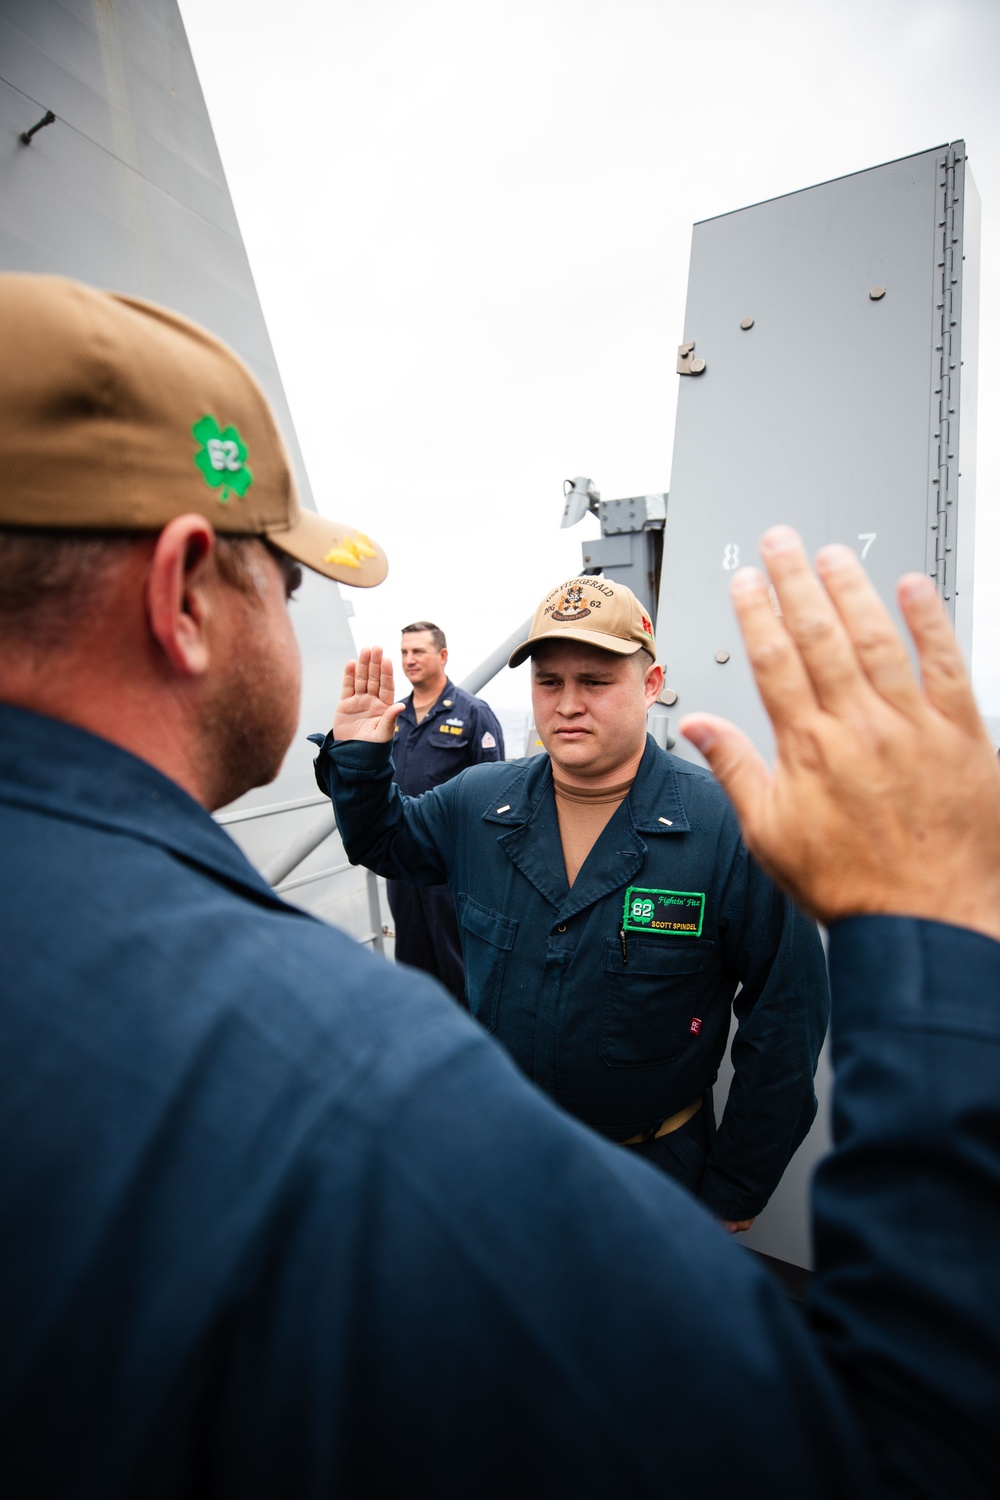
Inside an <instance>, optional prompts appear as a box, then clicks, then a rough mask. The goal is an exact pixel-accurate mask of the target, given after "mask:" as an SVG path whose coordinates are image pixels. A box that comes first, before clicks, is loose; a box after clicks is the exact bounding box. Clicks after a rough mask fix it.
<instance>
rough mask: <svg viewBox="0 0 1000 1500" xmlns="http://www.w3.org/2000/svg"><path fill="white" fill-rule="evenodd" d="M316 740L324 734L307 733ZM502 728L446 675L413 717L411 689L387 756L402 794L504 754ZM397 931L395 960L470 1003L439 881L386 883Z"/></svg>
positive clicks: (447, 894) (448, 900)
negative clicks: (421, 712)
mask: <svg viewBox="0 0 1000 1500" xmlns="http://www.w3.org/2000/svg"><path fill="white" fill-rule="evenodd" d="M309 738H310V739H311V740H312V741H313V743H314V744H317V745H322V743H323V740H324V738H325V737H324V736H323V735H321V734H311V735H310V736H309ZM503 758H504V744H503V731H502V730H501V728H500V725H499V723H498V722H497V719H496V715H495V714H494V713H493V710H492V709H491V708H490V706H489V704H488V703H484V702H483V700H482V698H474V697H473V696H472V694H471V693H467V692H466V691H465V690H464V688H460V687H456V686H455V684H454V683H453V682H452V681H451V680H450V679H449V680H448V681H447V682H446V683H445V685H444V689H443V691H442V693H441V695H440V697H439V698H438V700H437V702H436V703H435V704H434V706H433V708H430V709H429V710H428V711H427V713H426V714H425V715H424V717H423V719H421V721H420V723H419V724H418V723H417V716H416V713H415V712H414V708H413V694H412V693H411V694H410V696H409V697H408V698H407V699H406V707H405V708H404V709H403V712H402V713H401V714H400V716H399V718H398V719H397V720H396V733H395V736H394V738H393V742H392V759H393V765H394V766H395V779H396V785H397V786H398V787H399V789H400V790H401V791H403V792H405V793H406V795H407V796H408V797H419V796H420V794H421V792H429V791H430V790H431V789H432V788H433V787H436V786H441V785H442V784H443V783H444V782H446V781H450V780H451V779H452V777H454V776H457V775H458V773H459V772H460V771H464V770H465V769H466V768H467V767H468V766H478V765H480V764H482V763H484V762H491V761H498V760H503ZM386 886H387V890H388V896H389V907H390V910H391V911H392V917H393V922H394V923H395V929H396V961H397V963H401V964H409V965H410V966H411V967H412V968H414V969H422V970H423V971H424V973H425V974H431V975H433V977H434V978H435V979H439V980H440V981H441V983H442V984H443V985H444V987H445V989H447V990H450V991H451V993H452V994H453V995H454V997H455V999H456V1000H457V1001H458V1002H459V1004H461V1005H463V1006H465V1008H466V1009H468V1000H467V999H466V994H465V965H464V962H463V960H462V942H461V939H460V937H459V933H458V921H457V919H456V916H455V903H454V901H453V899H452V895H451V891H450V890H449V889H448V886H447V884H446V883H444V882H436V883H435V884H433V885H421V886H416V885H410V884H408V882H406V881H405V880H388V881H387V882H386Z"/></svg>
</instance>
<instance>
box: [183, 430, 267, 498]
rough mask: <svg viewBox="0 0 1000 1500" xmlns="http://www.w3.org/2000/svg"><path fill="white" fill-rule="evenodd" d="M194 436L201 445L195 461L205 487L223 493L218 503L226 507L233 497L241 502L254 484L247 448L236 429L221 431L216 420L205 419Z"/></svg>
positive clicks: (194, 431) (194, 432) (193, 432)
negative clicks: (219, 490) (209, 486)
mask: <svg viewBox="0 0 1000 1500" xmlns="http://www.w3.org/2000/svg"><path fill="white" fill-rule="evenodd" d="M191 432H192V434H193V436H194V438H195V439H196V441H197V442H199V443H200V444H201V447H200V448H199V450H198V452H197V453H196V454H195V458H194V461H195V463H196V464H197V465H198V468H199V469H200V470H201V472H202V476H203V478H204V480H205V483H206V484H208V485H211V487H212V489H213V490H217V489H220V488H221V490H222V493H221V495H220V496H219V502H220V504H222V505H225V504H226V503H227V502H228V500H229V498H230V496H231V495H234V494H236V495H239V496H240V498H241V499H242V498H243V496H244V495H245V494H246V492H247V490H248V489H249V488H250V486H251V485H252V484H253V475H252V474H251V472H250V470H249V469H248V468H247V464H246V458H247V449H246V444H245V443H244V441H243V439H242V438H241V437H240V434H239V431H238V430H237V428H235V427H227V428H226V429H225V431H223V429H222V428H220V426H219V424H218V422H217V421H216V420H215V418H214V417H210V416H208V415H207V413H206V415H205V416H203V417H202V419H201V421H200V422H196V423H195V424H194V426H193V427H192V428H191Z"/></svg>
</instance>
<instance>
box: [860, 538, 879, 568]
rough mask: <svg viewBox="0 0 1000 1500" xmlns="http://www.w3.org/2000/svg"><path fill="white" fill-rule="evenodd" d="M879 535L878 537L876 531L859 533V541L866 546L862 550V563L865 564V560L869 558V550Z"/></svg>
mask: <svg viewBox="0 0 1000 1500" xmlns="http://www.w3.org/2000/svg"><path fill="white" fill-rule="evenodd" d="M877 535H878V533H877V532H875V531H859V532H858V541H859V542H864V544H865V545H864V546H863V547H862V549H861V561H862V562H864V560H865V558H866V557H867V556H868V548H869V547H870V546H871V544H872V542H873V541H874V540H875V538H876V536H877Z"/></svg>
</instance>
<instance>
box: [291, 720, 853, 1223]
mask: <svg viewBox="0 0 1000 1500" xmlns="http://www.w3.org/2000/svg"><path fill="white" fill-rule="evenodd" d="M390 751H391V746H390V745H375V744H370V743H365V742H361V741H356V740H355V741H346V742H344V743H342V744H337V743H336V742H335V741H334V740H333V737H332V735H329V736H327V739H326V741H325V743H324V746H323V749H322V750H321V752H320V755H319V757H318V759H317V762H316V774H317V781H318V783H319V785H320V787H321V788H322V789H323V790H324V791H326V792H327V793H328V795H330V796H331V797H332V798H333V799H334V802H335V805H336V809H337V822H338V826H339V828H340V831H341V834H342V836H343V840H344V847H345V849H346V850H347V854H348V857H349V858H350V859H352V860H354V861H355V862H357V863H361V864H364V865H367V866H368V867H369V868H370V869H373V870H375V871H377V872H378V874H380V875H386V876H391V877H395V878H397V879H399V878H405V879H407V880H411V881H436V880H440V879H441V878H442V876H447V877H448V880H449V882H450V884H451V889H452V892H453V894H454V896H455V900H456V904H457V907H458V917H459V925H460V927H461V932H462V945H463V949H464V953H465V963H466V988H467V991H468V996H469V1003H470V1006H471V1009H472V1013H473V1015H475V1016H476V1018H477V1019H478V1020H479V1021H480V1023H481V1024H482V1025H483V1026H485V1028H486V1030H487V1031H491V1032H494V1033H495V1035H496V1036H497V1038H498V1039H499V1040H500V1041H502V1042H503V1044H504V1046H505V1047H506V1048H507V1049H508V1051H509V1052H510V1053H511V1055H512V1056H513V1058H514V1059H515V1061H516V1062H517V1063H518V1065H519V1066H520V1067H521V1068H522V1069H523V1071H524V1072H525V1073H526V1074H527V1075H528V1077H529V1078H531V1079H533V1080H534V1081H535V1082H536V1083H537V1084H538V1085H539V1086H540V1087H541V1088H543V1089H544V1090H545V1091H546V1093H548V1094H550V1095H551V1096H552V1097H553V1098H554V1099H555V1100H556V1101H557V1103H559V1104H561V1105H562V1106H563V1108H564V1109H567V1110H568V1111H569V1112H570V1113H571V1114H573V1115H576V1116H577V1118H578V1119H581V1120H584V1121H585V1122H586V1123H587V1124H588V1125H590V1126H592V1127H593V1128H594V1129H595V1130H598V1131H600V1132H601V1134H602V1135H606V1136H607V1137H609V1138H610V1139H611V1140H614V1141H625V1140H628V1139H629V1138H630V1137H631V1136H633V1135H635V1134H637V1133H640V1132H642V1131H645V1130H648V1129H649V1127H650V1126H655V1124H656V1123H657V1122H658V1121H660V1120H664V1119H666V1118H667V1117H668V1116H670V1115H672V1114H675V1113H677V1112H679V1111H680V1110H683V1109H684V1108H685V1107H687V1106H689V1105H690V1104H691V1103H692V1102H693V1101H696V1100H698V1099H699V1098H703V1097H704V1098H705V1106H704V1107H703V1108H702V1109H701V1110H700V1111H699V1113H698V1114H697V1115H695V1117H694V1119H693V1120H691V1121H689V1122H688V1126H685V1127H684V1128H683V1130H678V1131H677V1132H676V1133H675V1135H674V1136H670V1135H667V1136H664V1137H662V1138H661V1140H660V1141H655V1142H650V1144H649V1146H647V1147H642V1148H640V1149H641V1150H642V1151H643V1152H645V1153H646V1154H648V1155H649V1158H650V1160H652V1161H655V1162H656V1164H657V1165H658V1166H661V1167H662V1168H663V1170H664V1171H667V1172H669V1173H670V1174H671V1175H672V1176H675V1177H677V1178H678V1179H679V1180H680V1181H682V1182H684V1183H685V1185H686V1186H688V1187H690V1188H691V1189H692V1191H696V1192H697V1193H698V1194H699V1196H700V1197H701V1198H702V1199H703V1200H704V1202H705V1203H707V1204H708V1205H709V1206H710V1207H711V1209H712V1210H713V1212H714V1213H716V1214H718V1216H719V1218H721V1219H728V1220H737V1221H738V1220H742V1219H748V1218H752V1217H754V1215H755V1214H758V1213H759V1212H760V1210H761V1209H762V1208H763V1207H764V1205H765V1204H766V1202H767V1200H768V1198H769V1197H770V1195H771V1193H772V1192H773V1191H774V1189H775V1187H776V1186H777V1183H778V1181H779V1180H780V1178H781V1174H782V1172H783V1171H784V1170H785V1167H786V1166H787V1164H788V1161H789V1159H790V1158H791V1156H792V1153H793V1152H794V1151H795V1149H796V1147H797V1146H798V1145H799V1143H800V1142H801V1141H802V1139H803V1137H804V1136H805V1134H806V1131H807V1130H808V1129H809V1126H810V1124H811V1122H812V1120H813V1117H814V1115H815V1112H816V1097H815V1093H814V1090H813V1074H814V1072H815V1068H816V1062H817V1059H818V1056H819V1051H820V1047H821V1046H822V1043H823V1037H824V1034H825V1031H826V1022H827V1016H828V1008H829V990H828V986H827V974H826V962H825V959H824V956H823V949H822V945H821V943H820V938H819V933H818V932H817V930H816V924H815V923H814V922H812V921H811V920H810V919H809V918H808V917H805V916H803V914H802V913H801V912H800V911H799V910H798V909H797V908H796V907H795V906H794V905H793V903H792V902H790V901H789V900H787V898H786V897H784V896H783V895H782V894H781V893H780V892H779V891H777V890H776V889H775V887H774V885H773V884H772V882H771V881H770V880H769V879H768V877H767V876H766V875H765V874H764V872H763V871H762V870H761V869H760V867H759V865H757V864H756V862H755V861H754V860H752V859H751V858H750V856H749V855H748V853H747V851H746V848H745V846H744V844H743V841H742V839H741V838H740V831H739V825H738V823H737V821H736V817H735V815H734V813H733V811H732V808H731V807H730V805H729V802H728V800H727V798H726V797H725V796H724V794H723V793H722V791H721V789H720V788H719V786H718V784H717V783H716V781H715V780H714V778H713V777H712V776H711V775H709V774H708V772H706V771H703V770H701V769H700V768H699V767H697V766H693V765H691V764H689V763H688V762H687V761H684V760H681V759H679V758H678V757H677V756H673V755H668V754H667V753H666V752H665V751H663V750H661V749H660V748H659V746H658V745H656V744H655V743H654V741H653V740H652V739H649V738H647V741H646V750H645V753H644V755H643V758H642V761H641V763H640V766H639V770H638V772H637V774H636V777H635V781H634V782H633V784H632V789H631V791H630V792H629V795H628V797H626V799H625V801H624V802H623V803H622V804H621V806H620V807H619V808H618V809H617V810H616V811H615V812H614V814H613V815H612V817H611V819H610V821H609V822H608V824H607V826H606V827H605V829H604V831H603V833H602V834H601V836H600V838H599V839H598V840H597V843H596V844H595V845H594V847H593V849H592V850H591V851H590V853H589V855H588V856H587V859H586V860H585V861H584V864H583V867H582V869H581V870H580V872H579V874H578V875H577V878H576V880H575V881H574V883H573V886H572V888H570V887H568V886H567V881H566V867H565V863H564V861H563V855H562V842H561V839H560V834H559V821H558V816H557V813H556V806H555V797H554V795H553V791H552V771H551V767H550V763H549V758H548V756H547V755H539V756H536V757H535V758H533V759H531V760H523V761H508V762H507V763H505V764H504V765H499V766H478V767H475V768H474V769H473V770H471V771H467V772H466V773H465V774H464V775H463V776H459V777H458V778H456V779H455V780H454V781H449V782H448V783H447V784H446V785H445V786H441V787H438V788H437V790H436V791H433V792H428V793H427V794H426V795H425V796H423V797H418V798H410V797H406V796H402V795H400V792H399V791H398V789H397V788H396V787H395V786H393V785H392V784H391V782H392V760H391V755H390ZM737 991H738V993H737ZM734 997H735V998H734ZM734 1010H735V1013H736V1017H737V1020H738V1022H739V1030H738V1032H737V1034H736V1037H735V1039H734V1042H733V1048H732V1059H733V1064H734V1068H735V1076H734V1079H733V1083H732V1087H731V1089H730V1093H729V1101H728V1104H727V1106H726V1110H725V1113H724V1115H723V1118H722V1121H721V1123H720V1126H719V1129H718V1133H717V1134H716V1133H715V1131H714V1121H713V1120H712V1118H711V1112H710V1111H711V1100H710V1097H709V1090H710V1089H711V1086H712V1083H713V1082H714V1080H715V1077H716V1074H717V1072H718V1068H719V1063H720V1061H721V1059H722V1057H723V1054H724V1052H725V1048H726V1044H727V1041H728V1038H729V1029H730V1021H731V1018H732V1013H733V1011H734ZM706 1124H707V1125H708V1126H709V1128H708V1129H706V1128H705V1127H706ZM689 1127H692V1128H690V1129H689ZM696 1130H698V1131H700V1132H701V1133H700V1134H696V1133H695V1131H696ZM678 1139H679V1146H678V1149H677V1151H676V1153H674V1152H672V1153H671V1154H669V1155H667V1154H662V1152H661V1148H662V1147H664V1146H666V1147H672V1146H673V1145H674V1143H675V1140H678Z"/></svg>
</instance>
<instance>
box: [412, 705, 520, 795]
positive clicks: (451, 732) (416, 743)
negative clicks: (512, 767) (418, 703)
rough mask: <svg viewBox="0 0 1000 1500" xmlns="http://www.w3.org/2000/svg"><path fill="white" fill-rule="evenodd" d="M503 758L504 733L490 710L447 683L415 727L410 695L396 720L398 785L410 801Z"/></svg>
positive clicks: (415, 720) (415, 719)
mask: <svg viewBox="0 0 1000 1500" xmlns="http://www.w3.org/2000/svg"><path fill="white" fill-rule="evenodd" d="M503 756H504V744H503V730H502V729H501V728H500V725H499V724H498V723H497V719H496V715H495V714H494V712H493V710H492V709H491V708H490V706H489V704H488V703H484V702H483V700H482V698H474V697H473V696H472V694H471V693H467V692H466V691H465V689H464V688H460V687H456V686H455V684H454V683H453V682H452V681H451V680H450V679H449V680H448V681H447V682H446V683H445V685H444V690H443V691H442V693H441V695H440V697H439V698H438V700H437V702H436V703H435V704H434V706H433V708H430V709H428V711H427V713H426V714H425V715H424V717H423V719H422V720H421V721H420V723H419V724H418V723H417V716H416V714H415V713H414V711H413V694H412V693H411V694H410V696H409V697H408V698H407V699H406V707H405V708H404V709H403V712H402V713H401V714H400V716H399V718H398V719H397V720H396V733H395V735H394V737H393V741H392V758H393V761H394V762H395V767H396V785H397V786H398V787H399V788H400V790H401V791H404V792H406V793H407V795H408V796H410V797H419V796H420V793H421V792H427V791H430V789H431V787H435V786H441V785H442V784H443V783H444V782H446V781H450V780H451V779H452V777H453V776H457V775H458V773H459V771H464V770H465V769H466V767H467V766H478V765H481V764H482V763H483V762H486V761H498V760H503Z"/></svg>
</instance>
